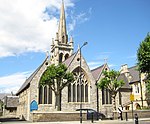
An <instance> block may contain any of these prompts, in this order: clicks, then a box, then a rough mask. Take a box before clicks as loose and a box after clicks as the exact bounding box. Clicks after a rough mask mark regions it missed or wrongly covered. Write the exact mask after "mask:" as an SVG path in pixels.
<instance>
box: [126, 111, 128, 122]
mask: <svg viewBox="0 0 150 124" xmlns="http://www.w3.org/2000/svg"><path fill="white" fill-rule="evenodd" d="M126 121H128V113H127V112H126Z"/></svg>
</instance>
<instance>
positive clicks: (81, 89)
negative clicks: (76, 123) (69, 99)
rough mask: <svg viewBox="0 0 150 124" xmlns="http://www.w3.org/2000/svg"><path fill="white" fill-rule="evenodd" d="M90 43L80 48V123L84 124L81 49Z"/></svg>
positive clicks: (85, 43)
mask: <svg viewBox="0 0 150 124" xmlns="http://www.w3.org/2000/svg"><path fill="white" fill-rule="evenodd" d="M87 43H88V42H84V44H83V45H82V46H81V47H80V74H79V75H80V100H81V101H80V123H82V82H81V67H82V65H81V64H82V63H81V61H82V60H81V49H82V47H84V46H85V45H87Z"/></svg>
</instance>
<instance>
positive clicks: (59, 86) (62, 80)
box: [40, 63, 74, 111]
mask: <svg viewBox="0 0 150 124" xmlns="http://www.w3.org/2000/svg"><path fill="white" fill-rule="evenodd" d="M73 81H74V76H73V73H71V72H68V71H67V67H66V66H65V65H64V64H61V63H60V64H58V65H57V66H55V65H54V64H53V65H50V66H48V67H47V69H46V71H45V72H44V73H43V75H42V77H41V79H40V84H41V85H49V86H50V88H51V89H52V91H54V93H55V97H56V100H55V107H56V106H57V110H58V111H61V92H62V90H63V89H64V87H66V86H68V84H70V83H72V82H73Z"/></svg>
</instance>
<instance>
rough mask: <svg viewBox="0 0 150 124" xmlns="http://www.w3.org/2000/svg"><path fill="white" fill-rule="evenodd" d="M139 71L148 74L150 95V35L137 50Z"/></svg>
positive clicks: (147, 80) (147, 81)
mask: <svg viewBox="0 0 150 124" xmlns="http://www.w3.org/2000/svg"><path fill="white" fill-rule="evenodd" d="M137 60H138V63H137V65H138V70H139V71H140V72H141V73H147V79H146V83H147V91H148V92H149V93H150V34H149V33H148V34H147V36H146V38H145V39H144V41H142V42H141V43H140V47H139V48H138V50H137Z"/></svg>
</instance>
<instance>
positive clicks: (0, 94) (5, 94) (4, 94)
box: [0, 93, 11, 100]
mask: <svg viewBox="0 0 150 124" xmlns="http://www.w3.org/2000/svg"><path fill="white" fill-rule="evenodd" d="M8 95H11V94H10V93H0V100H2V99H3V98H4V97H5V96H8Z"/></svg>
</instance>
